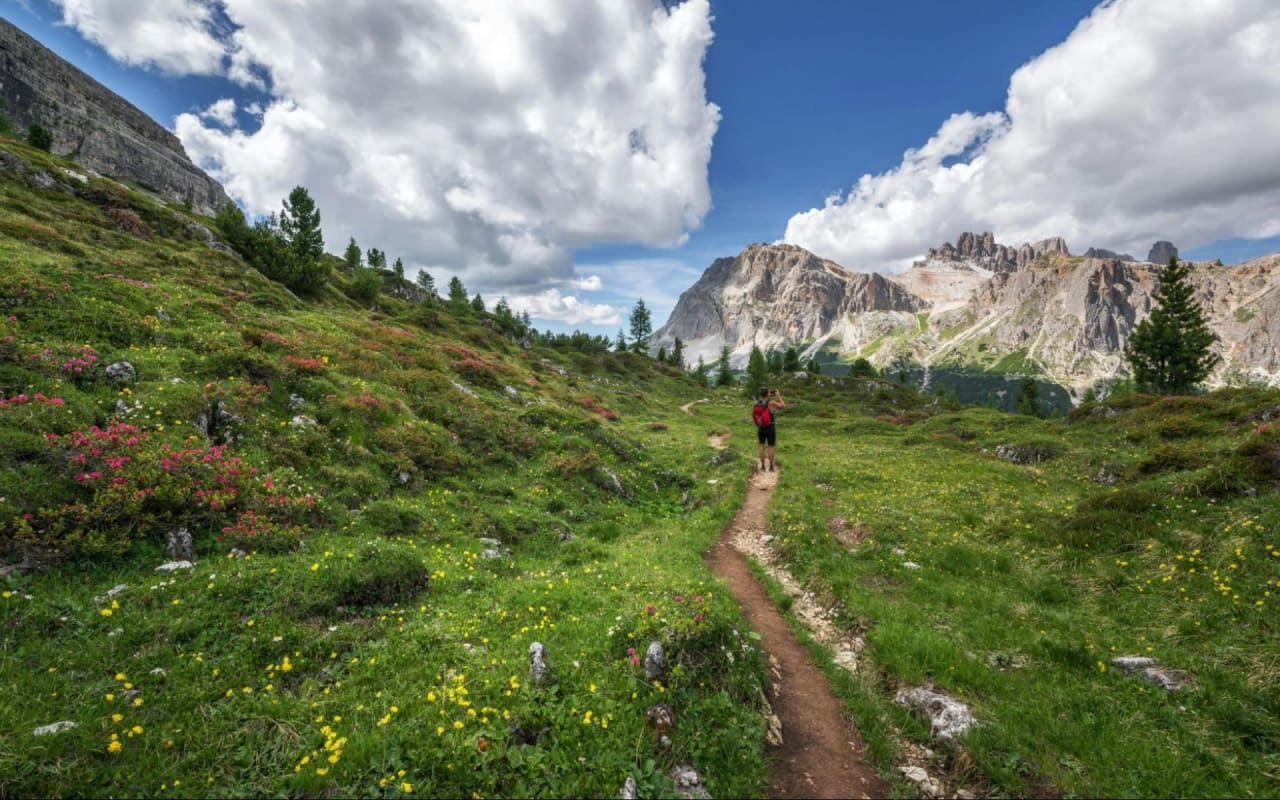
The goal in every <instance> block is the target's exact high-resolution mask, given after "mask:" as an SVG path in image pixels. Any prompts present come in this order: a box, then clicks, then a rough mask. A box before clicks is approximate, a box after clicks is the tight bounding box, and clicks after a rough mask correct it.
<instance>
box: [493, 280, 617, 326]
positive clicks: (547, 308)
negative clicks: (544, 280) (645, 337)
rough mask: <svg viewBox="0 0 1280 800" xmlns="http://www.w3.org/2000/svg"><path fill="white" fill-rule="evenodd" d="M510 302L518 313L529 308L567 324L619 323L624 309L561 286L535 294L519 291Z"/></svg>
mask: <svg viewBox="0 0 1280 800" xmlns="http://www.w3.org/2000/svg"><path fill="white" fill-rule="evenodd" d="M507 304H508V305H510V306H511V310H512V311H515V312H516V313H521V312H524V311H527V312H529V316H531V317H538V318H539V319H550V320H558V321H560V322H563V323H565V324H567V325H579V324H581V323H584V322H586V323H589V324H592V325H617V324H618V323H619V322H621V321H622V312H621V311H620V310H619V309H617V308H616V307H614V306H611V305H608V304H607V303H592V302H587V301H583V300H580V299H578V298H577V297H575V296H573V295H564V294H561V293H560V290H559V289H545V290H543V291H541V292H536V293H533V294H519V295H516V296H514V297H508V298H507Z"/></svg>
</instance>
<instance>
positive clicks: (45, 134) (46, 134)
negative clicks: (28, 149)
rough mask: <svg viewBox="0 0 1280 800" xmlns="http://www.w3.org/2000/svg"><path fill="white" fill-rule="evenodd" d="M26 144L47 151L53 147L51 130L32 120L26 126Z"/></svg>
mask: <svg viewBox="0 0 1280 800" xmlns="http://www.w3.org/2000/svg"><path fill="white" fill-rule="evenodd" d="M27 144H29V145H31V146H32V147H34V148H35V149H37V150H43V151H45V152H46V153H47V152H49V150H50V148H52V147H53V132H52V131H50V130H49V129H48V128H46V127H45V126H43V125H41V124H40V123H39V122H33V123H31V127H29V128H27Z"/></svg>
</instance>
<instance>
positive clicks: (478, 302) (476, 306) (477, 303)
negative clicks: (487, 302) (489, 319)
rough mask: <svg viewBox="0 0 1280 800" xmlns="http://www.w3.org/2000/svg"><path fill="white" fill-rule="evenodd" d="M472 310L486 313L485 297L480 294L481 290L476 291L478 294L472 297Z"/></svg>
mask: <svg viewBox="0 0 1280 800" xmlns="http://www.w3.org/2000/svg"><path fill="white" fill-rule="evenodd" d="M471 310H472V311H474V312H476V313H477V314H483V313H484V298H483V297H481V296H480V293H479V292H476V296H475V297H473V298H471Z"/></svg>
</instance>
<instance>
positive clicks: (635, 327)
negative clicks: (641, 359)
mask: <svg viewBox="0 0 1280 800" xmlns="http://www.w3.org/2000/svg"><path fill="white" fill-rule="evenodd" d="M630 322H631V349H632V350H634V351H635V352H637V353H645V352H648V350H649V337H650V336H652V335H653V317H652V316H651V315H650V314H649V309H647V308H645V306H644V300H637V301H636V306H635V308H633V309H631V320H630Z"/></svg>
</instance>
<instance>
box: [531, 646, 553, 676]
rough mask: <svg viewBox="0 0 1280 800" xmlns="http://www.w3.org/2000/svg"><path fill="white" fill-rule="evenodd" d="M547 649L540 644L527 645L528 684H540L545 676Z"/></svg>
mask: <svg viewBox="0 0 1280 800" xmlns="http://www.w3.org/2000/svg"><path fill="white" fill-rule="evenodd" d="M547 669H548V666H547V648H546V647H544V646H543V644H542V642H534V643H533V644H531V645H529V682H530V683H533V684H540V683H542V681H543V679H544V678H546V676H547Z"/></svg>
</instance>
